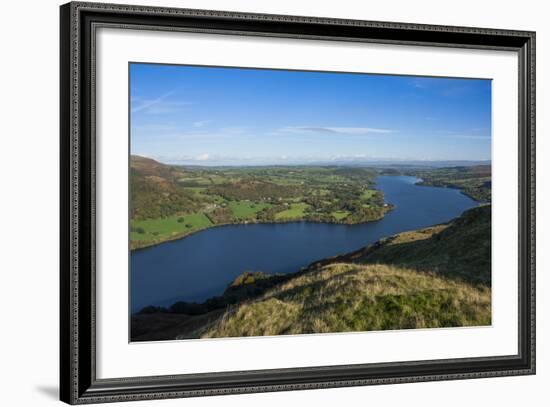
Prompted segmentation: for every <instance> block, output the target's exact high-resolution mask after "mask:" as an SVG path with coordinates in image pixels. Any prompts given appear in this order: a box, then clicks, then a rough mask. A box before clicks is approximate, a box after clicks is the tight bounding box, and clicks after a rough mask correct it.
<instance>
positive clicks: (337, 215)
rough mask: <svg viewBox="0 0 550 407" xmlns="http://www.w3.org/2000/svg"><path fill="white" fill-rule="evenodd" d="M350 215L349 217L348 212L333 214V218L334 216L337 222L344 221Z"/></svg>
mask: <svg viewBox="0 0 550 407" xmlns="http://www.w3.org/2000/svg"><path fill="white" fill-rule="evenodd" d="M348 215H349V212H347V211H336V212H332V216H334V218H335V219H336V220H342V219H344V218H346V217H347V216H348Z"/></svg>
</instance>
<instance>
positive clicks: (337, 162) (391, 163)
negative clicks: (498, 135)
mask: <svg viewBox="0 0 550 407" xmlns="http://www.w3.org/2000/svg"><path fill="white" fill-rule="evenodd" d="M155 159H156V160H157V161H159V162H162V163H166V164H169V165H183V166H189V167H195V166H196V167H263V166H265V167H276V166H302V165H303V166H347V167H406V168H410V167H415V168H418V167H429V168H442V167H470V166H477V165H491V160H402V159H391V158H357V157H342V158H337V159H332V158H330V159H318V160H317V159H298V158H297V159H292V158H288V159H284V160H283V159H274V160H268V159H265V158H261V159H260V158H259V159H250V158H248V159H242V160H239V159H237V158H211V159H209V160H204V161H202V160H195V159H169V158H167V157H156V158H155Z"/></svg>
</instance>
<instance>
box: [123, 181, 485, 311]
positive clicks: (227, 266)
mask: <svg viewBox="0 0 550 407" xmlns="http://www.w3.org/2000/svg"><path fill="white" fill-rule="evenodd" d="M416 181H417V179H416V178H415V177H405V176H382V177H378V180H377V183H378V188H379V189H381V190H382V191H384V194H385V199H386V202H389V203H392V204H394V205H395V206H396V208H395V209H394V210H393V211H391V212H389V213H388V214H387V215H386V216H385V217H384V219H382V220H380V221H377V222H370V223H366V224H361V225H334V224H325V223H306V222H296V223H279V224H253V225H230V226H222V227H217V228H213V229H208V230H205V231H202V232H199V233H196V234H193V235H191V236H188V237H186V238H184V239H180V240H175V241H172V242H167V243H163V244H161V245H158V246H154V247H150V248H147V249H143V250H138V251H136V252H133V253H132V254H131V261H130V264H131V293H130V294H131V303H132V312H135V311H138V310H139V309H141V308H142V307H144V306H146V305H161V306H168V305H171V304H172V303H174V302H175V301H178V300H183V301H197V302H201V301H203V300H205V299H207V298H209V297H212V296H215V295H219V294H221V293H222V292H223V290H224V289H225V287H226V286H227V284H229V283H230V282H231V281H232V280H233V279H234V278H235V277H236V276H238V275H239V274H241V273H242V272H243V271H264V272H268V273H288V272H294V271H298V270H299V269H300V268H301V267H303V266H306V265H308V264H310V263H312V262H314V261H316V260H320V259H323V258H325V257H329V256H334V255H337V254H342V253H347V252H350V251H353V250H356V249H359V248H361V247H363V246H366V245H368V244H370V243H373V242H375V241H376V240H378V239H380V238H382V237H385V236H389V235H393V234H395V233H399V232H403V231H406V230H413V229H418V228H421V227H426V226H430V225H434V224H437V223H443V222H447V221H449V220H450V219H452V218H454V217H456V216H458V215H460V214H461V213H462V212H463V211H464V210H466V209H469V208H471V207H474V206H476V202H475V201H473V200H472V199H470V198H469V197H467V196H465V195H463V194H462V193H460V191H458V190H456V189H450V188H435V187H426V186H417V185H415V182H416Z"/></svg>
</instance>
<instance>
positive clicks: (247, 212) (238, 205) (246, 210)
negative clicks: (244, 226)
mask: <svg viewBox="0 0 550 407" xmlns="http://www.w3.org/2000/svg"><path fill="white" fill-rule="evenodd" d="M270 206H271V205H270V204H266V203H258V202H247V201H235V202H229V208H231V211H232V212H233V216H234V217H235V218H237V219H250V218H253V217H254V215H255V214H256V213H258V212H260V211H262V210H263V209H266V208H269V207H270Z"/></svg>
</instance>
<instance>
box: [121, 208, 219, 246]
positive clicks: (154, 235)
mask: <svg viewBox="0 0 550 407" xmlns="http://www.w3.org/2000/svg"><path fill="white" fill-rule="evenodd" d="M130 225H131V226H130V240H131V241H139V242H147V243H149V242H156V241H162V240H168V239H170V238H173V237H175V236H181V235H185V234H188V233H191V232H195V231H197V230H201V229H204V228H206V227H208V226H211V225H212V222H210V219H208V218H207V217H206V216H205V215H204V214H202V213H196V214H192V215H185V216H170V217H167V218H160V219H147V220H136V221H132V222H131V223H130Z"/></svg>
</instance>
